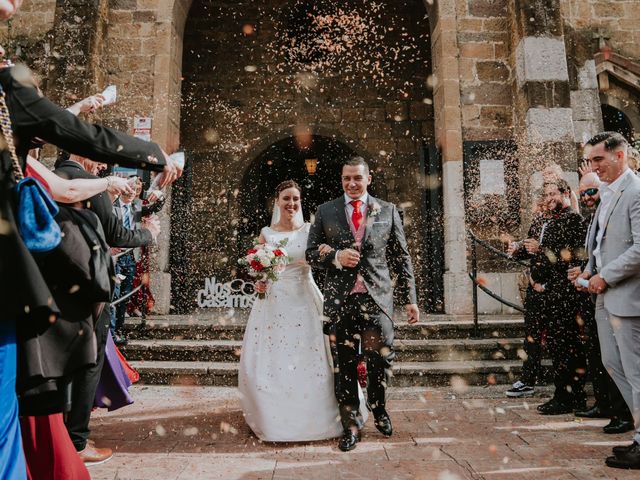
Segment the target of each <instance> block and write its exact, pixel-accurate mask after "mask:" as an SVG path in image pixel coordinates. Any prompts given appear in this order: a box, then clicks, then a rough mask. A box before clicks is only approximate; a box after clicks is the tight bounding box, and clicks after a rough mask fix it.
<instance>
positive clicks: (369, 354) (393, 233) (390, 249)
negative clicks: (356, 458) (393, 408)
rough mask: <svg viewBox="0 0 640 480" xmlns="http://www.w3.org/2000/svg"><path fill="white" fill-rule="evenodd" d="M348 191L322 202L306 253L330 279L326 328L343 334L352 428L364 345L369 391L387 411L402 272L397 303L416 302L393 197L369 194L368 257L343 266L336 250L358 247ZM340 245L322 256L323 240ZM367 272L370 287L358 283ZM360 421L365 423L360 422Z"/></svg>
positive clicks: (342, 395) (346, 414) (340, 383)
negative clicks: (356, 289) (386, 387)
mask: <svg viewBox="0 0 640 480" xmlns="http://www.w3.org/2000/svg"><path fill="white" fill-rule="evenodd" d="M345 204H346V201H345V197H344V196H343V197H340V198H337V199H335V200H333V201H331V202H327V203H325V204H323V205H320V207H318V210H317V212H316V215H315V221H314V223H313V225H312V226H311V230H310V232H309V240H308V242H307V252H306V257H307V260H308V262H309V263H310V264H311V265H312V266H314V267H317V268H322V269H325V270H326V272H327V273H326V279H325V284H324V316H325V325H324V332H325V334H330V333H335V334H336V337H337V363H338V365H337V367H338V369H339V373H338V375H337V376H336V396H337V398H338V403H339V404H340V413H341V416H342V423H343V426H344V427H345V428H348V427H350V426H352V425H354V424H356V425H357V424H358V420H357V418H356V417H357V412H358V409H359V400H358V388H357V381H358V380H357V358H358V348H359V346H360V345H362V350H363V352H364V354H365V356H366V359H367V371H368V388H367V392H368V396H369V399H368V400H369V403H370V404H371V406H372V409H373V413H374V415H376V418H377V416H378V415H379V414H383V413H386V412H385V391H384V379H385V374H384V370H385V368H388V367H389V366H390V365H391V363H392V361H393V359H394V358H395V353H394V351H393V321H392V316H393V304H394V288H393V285H392V274H393V277H395V297H396V303H398V304H400V305H405V304H415V303H416V289H415V282H414V277H413V267H412V264H411V257H410V256H409V250H408V248H407V242H406V239H405V235H404V229H403V227H402V221H401V219H400V215H399V214H398V209H397V208H396V206H395V205H393V204H392V203H388V202H384V201H382V200H379V199H376V198H374V197H372V196H371V195H369V196H368V200H367V209H366V224H365V231H364V237H363V239H362V242H361V246H360V248H359V250H360V262H359V263H358V265H357V266H356V267H354V268H347V267H342V268H340V267H339V266H338V264H337V262H336V251H337V250H344V249H348V248H355V238H354V234H353V232H352V222H351V218H348V216H347V212H346V206H345ZM323 243H324V244H327V245H329V246H331V247H333V248H334V251H332V252H331V253H329V254H326V255H320V253H319V251H318V247H319V246H320V245H321V244H323ZM358 275H360V277H361V279H362V281H363V283H364V286H365V287H366V292H362V293H355V292H353V291H352V290H353V289H354V285H355V284H356V281H357V279H358ZM358 426H360V425H358Z"/></svg>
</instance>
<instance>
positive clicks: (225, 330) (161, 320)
mask: <svg viewBox="0 0 640 480" xmlns="http://www.w3.org/2000/svg"><path fill="white" fill-rule="evenodd" d="M125 328H126V330H127V333H128V335H129V338H131V339H167V340H171V339H173V340H241V339H242V335H243V333H244V323H231V320H230V321H229V323H225V322H224V318H214V319H210V318H209V317H202V316H178V315H176V316H171V315H168V316H164V317H149V318H147V319H146V320H144V321H143V320H141V319H139V318H131V319H128V320H127V321H126V322H125ZM395 334H396V338H397V339H398V340H424V339H430V340H431V339H450V338H458V339H466V338H472V337H473V336H474V325H473V321H472V319H471V317H470V316H458V317H455V316H450V315H431V316H427V318H426V319H425V321H422V322H420V323H418V324H415V325H409V324H407V323H406V322H396V325H395ZM477 334H478V335H477V337H478V338H484V339H497V338H522V337H523V336H524V321H523V319H522V317H518V316H512V315H501V316H497V315H495V316H494V315H486V316H481V318H480V321H479V324H478V332H477Z"/></svg>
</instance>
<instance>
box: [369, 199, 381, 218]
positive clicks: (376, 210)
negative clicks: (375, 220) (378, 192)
mask: <svg viewBox="0 0 640 480" xmlns="http://www.w3.org/2000/svg"><path fill="white" fill-rule="evenodd" d="M381 211H382V206H381V205H380V204H379V203H378V202H374V203H372V204H371V210H370V211H369V216H370V217H377V216H378V215H380V212H381Z"/></svg>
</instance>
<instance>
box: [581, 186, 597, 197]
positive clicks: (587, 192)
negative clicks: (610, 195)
mask: <svg viewBox="0 0 640 480" xmlns="http://www.w3.org/2000/svg"><path fill="white" fill-rule="evenodd" d="M596 193H598V189H597V188H587V189H586V190H585V191H584V192H580V197H586V196H589V197H593V196H594V195H595V194H596Z"/></svg>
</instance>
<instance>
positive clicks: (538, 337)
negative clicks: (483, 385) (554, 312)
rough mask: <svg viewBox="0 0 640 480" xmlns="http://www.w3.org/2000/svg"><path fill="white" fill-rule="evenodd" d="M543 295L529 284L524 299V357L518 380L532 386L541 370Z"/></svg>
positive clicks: (543, 327)
mask: <svg viewBox="0 0 640 480" xmlns="http://www.w3.org/2000/svg"><path fill="white" fill-rule="evenodd" d="M543 295H544V294H543V293H538V292H536V291H535V290H534V289H533V288H532V287H531V285H529V287H528V288H527V294H526V296H525V299H524V352H525V355H526V358H525V360H524V362H523V364H522V375H521V377H520V380H521V381H522V382H523V383H525V384H527V385H530V386H532V387H533V386H535V385H536V383H537V382H538V380H539V379H540V376H541V372H542V336H543V332H544V331H545V328H546V326H545V323H544V321H543V314H542V308H543V305H542V301H543Z"/></svg>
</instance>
